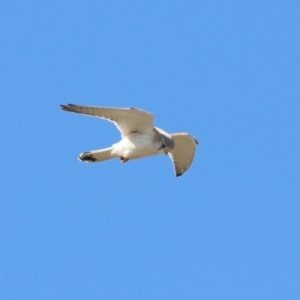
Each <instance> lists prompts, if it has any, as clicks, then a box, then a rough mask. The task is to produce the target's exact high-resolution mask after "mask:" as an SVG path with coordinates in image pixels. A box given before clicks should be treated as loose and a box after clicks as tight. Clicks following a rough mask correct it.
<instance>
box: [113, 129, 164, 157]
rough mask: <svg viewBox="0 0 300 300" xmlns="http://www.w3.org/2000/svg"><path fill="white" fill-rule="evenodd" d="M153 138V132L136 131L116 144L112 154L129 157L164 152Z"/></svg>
mask: <svg viewBox="0 0 300 300" xmlns="http://www.w3.org/2000/svg"><path fill="white" fill-rule="evenodd" d="M153 140H154V139H153V134H152V133H149V134H138V133H134V134H131V135H129V136H127V137H124V138H122V140H121V141H120V142H119V143H116V144H114V145H113V150H112V152H111V154H112V155H115V156H119V157H124V158H129V159H136V158H142V157H146V156H151V155H156V154H163V153H164V151H163V149H160V150H158V146H157V145H155V144H154V142H153Z"/></svg>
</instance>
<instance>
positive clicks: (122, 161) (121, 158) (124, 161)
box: [120, 156, 129, 163]
mask: <svg viewBox="0 0 300 300" xmlns="http://www.w3.org/2000/svg"><path fill="white" fill-rule="evenodd" d="M120 161H121V163H126V162H127V161H129V158H128V157H123V156H120Z"/></svg>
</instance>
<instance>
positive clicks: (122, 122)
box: [61, 104, 154, 137]
mask: <svg viewBox="0 0 300 300" xmlns="http://www.w3.org/2000/svg"><path fill="white" fill-rule="evenodd" d="M61 109H62V110H64V111H68V112H74V113H79V114H85V115H90V116H95V117H99V118H103V119H107V120H109V121H111V122H113V123H115V125H116V126H117V128H118V129H119V130H120V131H121V135H122V137H124V136H127V135H128V134H130V133H133V132H148V131H150V130H152V129H153V120H154V116H153V115H152V114H151V113H148V112H146V111H144V110H141V109H136V108H113V107H92V106H82V105H75V104H67V105H61Z"/></svg>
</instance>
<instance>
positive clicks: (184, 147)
mask: <svg viewBox="0 0 300 300" xmlns="http://www.w3.org/2000/svg"><path fill="white" fill-rule="evenodd" d="M171 136H172V138H173V140H174V142H175V147H174V149H173V150H172V151H170V152H169V155H170V157H171V159H172V161H173V165H174V169H175V173H176V176H177V177H178V176H181V175H182V174H183V173H184V172H185V171H186V170H187V169H188V168H189V167H190V166H191V164H192V161H193V159H194V155H195V148H196V145H197V144H198V142H197V140H195V139H194V138H193V137H192V136H190V135H189V134H188V133H174V134H171Z"/></svg>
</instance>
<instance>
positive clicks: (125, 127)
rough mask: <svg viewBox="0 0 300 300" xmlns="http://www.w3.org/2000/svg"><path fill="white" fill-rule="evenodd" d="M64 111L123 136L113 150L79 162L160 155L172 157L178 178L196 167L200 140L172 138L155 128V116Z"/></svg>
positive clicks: (91, 109) (82, 156) (72, 106)
mask: <svg viewBox="0 0 300 300" xmlns="http://www.w3.org/2000/svg"><path fill="white" fill-rule="evenodd" d="M60 107H61V109H62V110H63V111H67V112H73V113H78V114H84V115H90V116H94V117H98V118H102V119H106V120H109V121H111V122H113V123H114V124H115V125H116V126H117V128H118V129H119V131H120V132H121V140H120V142H118V143H116V144H113V145H112V146H111V147H109V148H105V149H100V150H93V151H88V152H83V153H81V154H80V155H79V157H78V159H79V160H81V161H84V162H87V163H94V162H100V161H105V160H109V159H112V158H119V159H120V160H121V162H122V163H125V162H127V161H129V160H130V159H137V158H142V157H147V156H151V155H156V154H168V155H169V156H170V158H171V160H172V162H173V165H174V169H175V174H176V176H177V177H178V176H181V175H182V174H183V173H184V172H185V171H186V170H187V169H188V168H189V167H190V166H191V164H192V161H193V158H194V154H195V148H196V145H197V144H198V142H197V140H196V139H194V138H193V137H192V136H191V135H189V134H188V133H185V132H180V133H172V134H168V133H167V132H165V131H164V130H162V129H160V128H158V127H154V125H153V120H154V115H153V114H151V113H149V112H147V111H144V110H141V109H137V108H114V107H92V106H82V105H75V104H67V105H60Z"/></svg>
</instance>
